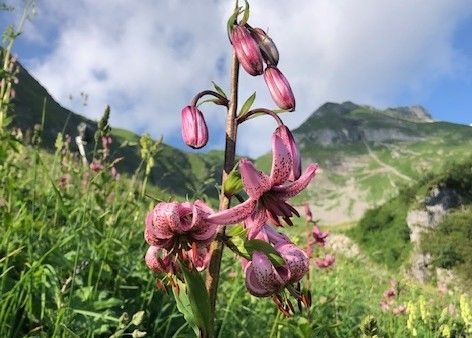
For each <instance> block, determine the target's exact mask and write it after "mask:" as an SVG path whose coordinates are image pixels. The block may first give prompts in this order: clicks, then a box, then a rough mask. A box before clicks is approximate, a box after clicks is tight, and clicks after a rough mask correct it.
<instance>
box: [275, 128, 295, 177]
mask: <svg viewBox="0 0 472 338" xmlns="http://www.w3.org/2000/svg"><path fill="white" fill-rule="evenodd" d="M274 134H276V135H278V136H280V138H281V139H282V141H283V142H284V143H285V146H286V147H287V149H288V150H289V152H290V156H291V158H292V166H291V169H290V176H289V180H291V181H295V180H296V179H298V178H299V177H300V175H301V174H302V158H301V156H300V151H299V150H298V146H297V143H296V142H295V139H294V137H293V135H292V133H291V132H290V129H288V127H287V126H286V125H284V124H282V125H280V126H278V127H277V129H275V132H274Z"/></svg>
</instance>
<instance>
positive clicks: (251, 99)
mask: <svg viewBox="0 0 472 338" xmlns="http://www.w3.org/2000/svg"><path fill="white" fill-rule="evenodd" d="M255 99H256V92H254V93H252V95H251V96H249V97H248V98H247V100H246V102H244V104H243V106H242V107H241V110H240V111H239V117H242V116H244V115H246V114H247V112H248V111H249V109H251V106H252V104H253V103H254V100H255Z"/></svg>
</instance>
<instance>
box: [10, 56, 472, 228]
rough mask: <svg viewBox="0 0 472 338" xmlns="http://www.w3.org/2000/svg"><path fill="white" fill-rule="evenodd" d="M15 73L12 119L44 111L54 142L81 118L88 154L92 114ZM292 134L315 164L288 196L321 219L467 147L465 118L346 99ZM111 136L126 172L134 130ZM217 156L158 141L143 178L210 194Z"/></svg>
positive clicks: (38, 117)
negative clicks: (439, 117) (438, 117)
mask: <svg viewBox="0 0 472 338" xmlns="http://www.w3.org/2000/svg"><path fill="white" fill-rule="evenodd" d="M18 79H19V82H18V84H17V85H16V88H15V90H16V98H15V100H14V107H15V110H14V114H13V115H14V126H16V127H20V128H22V130H24V131H25V134H26V135H27V134H28V130H29V131H30V132H29V133H31V130H33V128H34V125H35V124H41V123H42V122H41V121H42V117H43V111H44V112H45V114H44V130H43V133H42V140H43V146H45V147H46V148H47V149H49V150H54V142H55V139H56V135H57V133H59V132H63V133H64V134H68V135H70V136H71V137H72V139H74V137H75V136H76V135H77V134H78V131H77V126H78V125H79V124H80V123H85V124H86V125H87V127H88V130H89V134H90V136H91V137H90V141H91V142H89V143H88V144H87V146H86V147H87V149H86V150H87V152H88V153H87V154H88V157H89V160H90V159H91V154H92V150H93V146H94V145H93V133H94V132H95V130H96V128H97V124H96V122H95V121H91V120H89V119H86V118H84V117H83V116H80V115H78V114H76V113H74V112H72V111H70V110H68V109H65V108H64V107H62V106H61V105H59V104H58V103H57V102H56V101H54V99H53V98H52V97H51V95H49V93H48V92H47V90H46V89H45V88H44V87H43V86H42V85H41V84H40V83H39V82H38V81H37V80H35V79H34V78H33V77H32V76H31V75H30V74H29V73H28V72H27V70H25V69H24V68H23V67H21V65H19V74H18ZM111 113H112V114H113V111H112V112H111ZM293 134H294V137H295V138H296V139H297V141H298V142H299V146H300V151H301V153H302V155H303V159H304V161H305V162H304V164H306V163H308V162H317V163H318V164H319V165H320V171H319V173H318V174H317V176H316V178H315V180H314V182H313V184H312V185H310V187H309V189H307V190H305V191H304V192H303V193H302V194H301V195H299V196H297V197H296V198H295V200H294V203H296V204H298V203H300V204H301V203H304V202H306V201H309V202H310V203H311V205H312V207H313V210H314V211H315V212H316V217H317V218H319V219H320V220H321V222H322V223H326V224H332V223H341V222H352V221H354V220H357V219H359V218H360V217H361V216H362V214H363V213H364V211H365V210H367V209H369V208H372V207H375V206H378V205H380V204H382V203H383V202H384V201H386V200H388V199H389V198H391V197H393V196H395V195H396V194H397V193H398V191H399V189H400V188H402V187H404V186H411V185H412V184H414V183H415V182H416V181H418V180H419V179H420V178H421V177H422V176H423V175H424V174H425V173H427V172H429V171H433V172H434V171H439V170H440V168H441V167H442V166H443V165H444V164H445V163H448V162H451V161H452V160H454V159H457V158H462V157H466V156H468V155H469V154H471V153H472V147H471V145H472V128H471V127H470V126H466V125H458V124H453V123H448V122H437V121H433V119H432V118H431V115H430V114H429V113H428V112H427V111H426V110H425V109H424V108H422V107H421V106H413V107H398V108H388V109H385V110H379V109H376V108H374V107H370V106H365V105H358V104H355V103H352V102H344V103H342V104H338V103H325V104H324V105H322V106H321V107H319V108H318V109H317V110H316V111H315V112H314V113H313V114H312V115H311V116H310V117H309V118H308V119H307V120H306V121H305V122H304V123H302V124H301V125H300V126H299V127H298V128H296V129H295V130H293ZM112 137H113V140H114V141H113V144H112V156H113V157H114V158H117V157H124V160H123V161H122V162H120V163H119V164H118V170H119V171H120V172H122V173H128V174H129V175H131V174H133V173H134V172H135V170H136V168H137V166H138V164H139V163H140V161H141V159H140V156H139V149H138V147H137V144H138V141H139V138H140V136H139V135H136V134H134V133H132V132H130V131H127V130H124V129H117V128H112ZM222 157H223V154H222V152H219V151H212V152H209V153H190V152H183V151H181V150H179V149H176V148H174V147H171V146H169V145H166V144H162V146H161V149H160V151H159V153H158V154H157V155H156V158H155V163H156V166H155V168H154V169H153V170H152V172H151V175H150V183H153V184H155V185H158V186H159V187H160V188H162V189H164V190H166V191H167V192H168V193H169V194H175V195H179V196H188V197H189V198H192V197H194V196H198V197H202V195H206V196H207V197H208V198H213V199H215V198H216V197H217V185H218V182H219V181H220V172H221V163H222ZM270 160H271V155H269V154H267V155H264V156H262V157H260V158H259V159H257V164H258V166H259V167H260V168H261V169H263V170H266V171H268V170H269V169H270V162H271V161H270Z"/></svg>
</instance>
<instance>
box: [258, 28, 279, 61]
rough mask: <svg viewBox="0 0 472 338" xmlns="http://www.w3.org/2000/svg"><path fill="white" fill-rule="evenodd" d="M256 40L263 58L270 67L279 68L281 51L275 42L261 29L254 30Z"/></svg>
mask: <svg viewBox="0 0 472 338" xmlns="http://www.w3.org/2000/svg"><path fill="white" fill-rule="evenodd" d="M252 33H253V36H254V39H255V40H256V42H257V44H258V45H259V48H260V49H261V52H262V57H263V58H264V60H265V62H266V63H267V64H268V65H272V66H277V64H278V63H279V51H278V50H277V47H276V46H275V43H274V41H272V39H271V38H270V37H269V36H268V35H267V34H266V32H264V31H263V30H262V29H261V28H254V29H253V31H252Z"/></svg>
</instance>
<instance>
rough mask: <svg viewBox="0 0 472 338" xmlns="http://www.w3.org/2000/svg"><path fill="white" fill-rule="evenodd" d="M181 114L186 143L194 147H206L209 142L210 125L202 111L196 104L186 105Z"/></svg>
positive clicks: (183, 136)
mask: <svg viewBox="0 0 472 338" xmlns="http://www.w3.org/2000/svg"><path fill="white" fill-rule="evenodd" d="M180 115H181V119H182V139H183V140H184V142H185V144H186V145H188V146H189V147H192V148H194V149H199V148H202V147H204V146H205V145H206V144H207V142H208V127H207V125H206V122H205V118H204V117H203V114H202V112H201V111H200V110H199V109H198V108H197V107H195V106H186V107H185V108H184V109H182V112H181V114H180Z"/></svg>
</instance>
